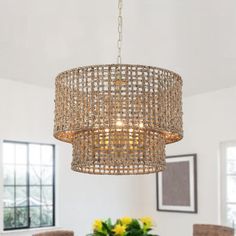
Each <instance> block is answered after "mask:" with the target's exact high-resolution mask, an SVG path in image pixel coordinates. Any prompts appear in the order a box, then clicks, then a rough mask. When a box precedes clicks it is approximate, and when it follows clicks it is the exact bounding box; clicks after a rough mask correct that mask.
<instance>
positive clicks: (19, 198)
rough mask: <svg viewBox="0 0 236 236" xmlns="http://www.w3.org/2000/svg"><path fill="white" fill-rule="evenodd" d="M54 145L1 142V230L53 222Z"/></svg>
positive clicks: (51, 224) (32, 226)
mask: <svg viewBox="0 0 236 236" xmlns="http://www.w3.org/2000/svg"><path fill="white" fill-rule="evenodd" d="M54 149H55V148H54V145H49V144H34V143H25V142H11V141H4V142H3V173H4V174H3V175H4V206H3V207H4V222H3V225H4V230H14V229H23V228H36V227H46V226H53V225H54V223H55V217H54V215H55V214H54V205H55V201H54V198H55V196H54V193H55V174H54V172H55V171H54Z"/></svg>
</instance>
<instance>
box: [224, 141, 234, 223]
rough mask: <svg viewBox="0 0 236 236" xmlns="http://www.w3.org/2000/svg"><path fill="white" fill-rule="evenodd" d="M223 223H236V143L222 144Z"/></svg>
mask: <svg viewBox="0 0 236 236" xmlns="http://www.w3.org/2000/svg"><path fill="white" fill-rule="evenodd" d="M221 180H222V181H221V189H222V191H221V192H222V195H221V198H222V199H221V200H222V201H221V203H222V223H223V224H227V225H229V226H234V225H235V223H236V142H227V143H223V144H222V149H221Z"/></svg>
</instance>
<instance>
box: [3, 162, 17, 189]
mask: <svg viewBox="0 0 236 236" xmlns="http://www.w3.org/2000/svg"><path fill="white" fill-rule="evenodd" d="M14 172H15V168H14V165H4V168H3V178H4V185H14V174H15V173H14Z"/></svg>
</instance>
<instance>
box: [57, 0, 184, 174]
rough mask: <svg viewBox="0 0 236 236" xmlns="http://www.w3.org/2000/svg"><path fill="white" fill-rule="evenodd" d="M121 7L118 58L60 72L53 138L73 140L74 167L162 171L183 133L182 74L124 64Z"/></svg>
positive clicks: (101, 171)
mask: <svg viewBox="0 0 236 236" xmlns="http://www.w3.org/2000/svg"><path fill="white" fill-rule="evenodd" d="M118 8H119V16H118V33H119V37H118V43H117V45H118V57H117V63H116V64H108V65H91V66H85V67H78V68H75V69H71V70H68V71H65V72H62V73H60V74H59V75H58V76H57V77H56V93H55V120H54V137H55V138H56V139H59V140H61V141H64V142H68V143H71V144H72V146H73V161H72V164H71V168H72V170H74V171H78V172H83V173H89V174H105V175H106V174H108V175H130V174H148V173H154V172H159V171H163V170H164V169H165V165H166V163H165V145H166V144H169V143H173V142H177V141H179V140H181V139H182V137H183V130H182V79H181V77H180V76H179V75H178V74H176V73H174V72H172V71H169V70H166V69H161V68H157V67H152V66H143V65H130V64H122V63H121V42H122V0H119V3H118Z"/></svg>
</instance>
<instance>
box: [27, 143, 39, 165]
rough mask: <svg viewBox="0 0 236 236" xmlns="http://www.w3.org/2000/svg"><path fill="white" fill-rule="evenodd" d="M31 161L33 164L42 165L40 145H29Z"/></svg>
mask: <svg viewBox="0 0 236 236" xmlns="http://www.w3.org/2000/svg"><path fill="white" fill-rule="evenodd" d="M29 163H30V164H31V165H40V145H38V144H30V145H29Z"/></svg>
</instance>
